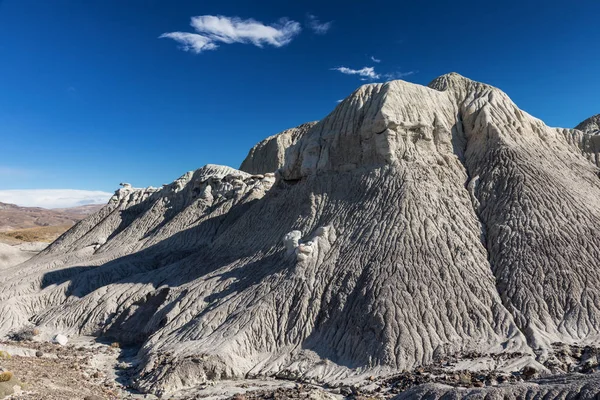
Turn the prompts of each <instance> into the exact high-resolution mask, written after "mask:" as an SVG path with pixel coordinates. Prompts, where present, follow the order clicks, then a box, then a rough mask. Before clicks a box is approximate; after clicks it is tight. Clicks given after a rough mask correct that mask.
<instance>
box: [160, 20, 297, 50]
mask: <svg viewBox="0 0 600 400" xmlns="http://www.w3.org/2000/svg"><path fill="white" fill-rule="evenodd" d="M190 25H191V26H192V28H194V30H195V31H196V33H189V32H168V33H163V34H162V35H160V36H159V38H168V39H173V40H175V41H177V42H178V43H179V44H180V45H181V49H182V50H185V51H191V52H193V53H196V54H199V53H202V52H203V51H207V50H215V49H217V48H218V47H219V45H220V44H223V43H224V44H232V43H243V44H252V45H254V46H257V47H263V46H265V45H270V46H274V47H282V46H285V45H286V44H288V43H290V42H291V41H292V40H293V39H294V38H295V37H296V36H297V35H298V34H299V33H300V31H301V30H302V28H301V27H300V24H299V23H298V22H296V21H291V20H288V19H285V18H282V19H280V20H279V21H278V22H277V23H275V24H271V25H265V24H263V23H262V22H259V21H255V20H253V19H245V20H244V19H241V18H238V17H225V16H222V15H216V16H215V15H201V16H197V17H192V20H191V23H190Z"/></svg>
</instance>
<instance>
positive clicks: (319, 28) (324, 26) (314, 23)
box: [307, 14, 333, 35]
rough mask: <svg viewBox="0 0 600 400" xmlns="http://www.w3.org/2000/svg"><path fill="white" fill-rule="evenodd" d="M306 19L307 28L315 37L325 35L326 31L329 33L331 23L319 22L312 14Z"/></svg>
mask: <svg viewBox="0 0 600 400" xmlns="http://www.w3.org/2000/svg"><path fill="white" fill-rule="evenodd" d="M307 17H308V26H309V28H310V29H312V31H313V32H314V33H316V34H317V35H324V34H326V33H327V31H329V29H330V28H331V24H333V21H329V22H321V21H319V19H318V18H317V17H316V16H314V15H312V14H308V16H307Z"/></svg>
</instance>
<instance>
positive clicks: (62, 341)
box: [53, 333, 69, 346]
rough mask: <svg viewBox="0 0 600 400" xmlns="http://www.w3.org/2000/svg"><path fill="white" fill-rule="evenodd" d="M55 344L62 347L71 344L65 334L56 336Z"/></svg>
mask: <svg viewBox="0 0 600 400" xmlns="http://www.w3.org/2000/svg"><path fill="white" fill-rule="evenodd" d="M53 341H54V343H58V344H60V345H61V346H66V345H67V343H69V338H67V337H66V336H65V335H63V334H60V333H59V334H58V335H56V336H54V340H53Z"/></svg>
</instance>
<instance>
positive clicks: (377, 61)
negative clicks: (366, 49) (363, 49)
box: [371, 56, 381, 63]
mask: <svg viewBox="0 0 600 400" xmlns="http://www.w3.org/2000/svg"><path fill="white" fill-rule="evenodd" d="M371 61H373V62H375V63H380V62H381V60H380V59H379V58H375V56H371Z"/></svg>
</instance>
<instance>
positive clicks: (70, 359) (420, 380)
mask: <svg viewBox="0 0 600 400" xmlns="http://www.w3.org/2000/svg"><path fill="white" fill-rule="evenodd" d="M12 339H13V340H6V341H2V342H0V398H2V395H5V396H7V397H5V398H7V399H31V400H34V399H35V400H59V399H60V400H65V399H78V400H102V399H104V400H112V399H132V400H133V399H156V397H155V396H153V395H144V394H140V393H137V392H136V391H135V390H134V389H133V388H132V387H131V386H130V383H131V379H130V378H131V376H132V375H133V372H134V368H135V353H136V351H137V349H135V348H121V347H120V346H119V345H118V344H117V343H110V342H98V341H97V340H94V339H93V338H76V339H74V340H72V341H71V342H69V343H67V344H66V345H64V346H62V345H60V344H58V343H49V342H44V341H41V339H39V338H36V337H32V336H31V335H29V336H27V335H26V336H19V335H16V336H13V337H12ZM555 350H556V351H555V354H556V355H555V356H553V357H550V358H548V360H547V361H546V362H545V363H544V365H543V366H541V365H540V367H541V368H540V369H535V368H533V367H531V366H528V365H527V366H525V367H524V368H522V369H521V370H520V371H518V372H511V373H509V372H501V369H494V370H485V369H481V370H479V371H476V372H475V371H473V370H469V369H461V368H462V367H469V366H471V367H473V366H475V365H483V364H482V363H484V364H485V363H488V365H507V364H510V362H513V361H514V362H519V360H520V359H522V356H523V355H521V354H514V355H511V356H506V355H502V356H492V355H484V354H467V355H464V356H462V357H460V358H459V357H450V358H446V359H442V360H438V361H437V362H436V363H435V364H433V365H431V366H428V367H420V368H416V369H414V370H410V371H404V372H402V373H399V374H395V375H391V376H387V377H384V378H379V377H374V376H369V377H367V378H366V379H360V380H356V381H354V382H353V383H352V384H339V385H335V386H333V385H320V384H318V383H317V382H301V381H291V380H284V379H274V378H273V379H268V378H267V379H262V380H259V379H248V380H238V381H223V382H208V383H206V384H204V385H201V386H199V387H195V388H191V389H187V390H183V391H180V392H178V393H175V394H172V395H171V396H170V397H166V398H167V399H172V400H192V399H232V400H258V399H274V400H283V399H310V400H331V399H335V398H338V399H342V398H346V399H356V400H367V399H370V400H375V399H380V400H385V399H390V398H393V397H395V396H396V395H398V394H400V393H402V392H404V391H406V390H408V389H411V388H414V387H416V386H419V385H423V384H442V385H445V386H447V387H456V388H486V387H497V386H499V385H508V384H513V385H514V384H520V383H524V382H532V383H534V382H536V381H537V380H538V379H539V378H543V377H544V376H546V377H548V376H549V375H551V374H552V373H553V372H554V373H565V372H566V373H575V374H576V375H588V376H591V375H590V374H592V373H594V372H598V355H599V354H600V349H598V348H595V347H589V346H587V347H582V346H566V345H562V344H558V343H557V344H555ZM7 374H9V375H7ZM3 376H4V377H10V380H8V381H7V382H1V381H2V379H3ZM12 391H14V393H12V394H11V392H12Z"/></svg>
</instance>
